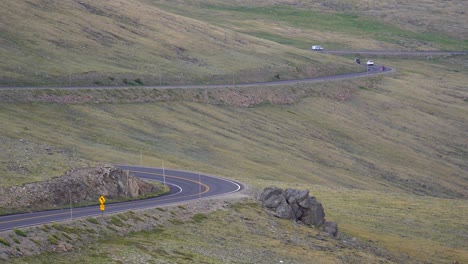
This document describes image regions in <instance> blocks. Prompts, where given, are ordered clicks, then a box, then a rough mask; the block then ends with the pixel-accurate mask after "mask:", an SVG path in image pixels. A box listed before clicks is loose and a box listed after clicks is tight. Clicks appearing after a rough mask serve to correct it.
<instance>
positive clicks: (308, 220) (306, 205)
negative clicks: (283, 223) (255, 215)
mask: <svg viewBox="0 0 468 264" xmlns="http://www.w3.org/2000/svg"><path fill="white" fill-rule="evenodd" d="M259 199H260V200H261V201H262V202H263V204H264V205H265V207H267V208H268V209H270V210H272V211H273V214H274V215H275V216H277V217H279V218H285V219H293V220H295V221H298V222H302V223H304V224H306V225H313V226H318V225H321V224H323V223H325V212H324V211H323V207H322V204H321V203H320V202H318V201H317V200H316V199H315V197H310V196H309V191H307V190H305V191H299V190H294V189H286V190H282V189H280V188H277V187H268V188H266V189H265V190H263V192H262V193H261V194H260V196H259Z"/></svg>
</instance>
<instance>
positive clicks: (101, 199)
mask: <svg viewBox="0 0 468 264" xmlns="http://www.w3.org/2000/svg"><path fill="white" fill-rule="evenodd" d="M99 202H100V203H101V204H104V203H105V202H106V198H104V196H103V195H101V197H99Z"/></svg>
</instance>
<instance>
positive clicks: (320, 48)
mask: <svg viewBox="0 0 468 264" xmlns="http://www.w3.org/2000/svg"><path fill="white" fill-rule="evenodd" d="M312 50H316V51H322V50H323V48H322V46H319V45H314V46H312Z"/></svg>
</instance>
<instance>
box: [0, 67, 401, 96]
mask: <svg viewBox="0 0 468 264" xmlns="http://www.w3.org/2000/svg"><path fill="white" fill-rule="evenodd" d="M394 71H395V70H394V69H393V68H391V67H385V70H383V71H382V70H381V68H380V66H378V65H375V66H370V67H368V68H367V71H366V66H364V65H363V72H357V73H348V74H341V75H332V76H325V77H314V78H305V79H294V80H280V81H272V82H256V83H243V84H205V85H173V86H165V85H162V86H17V87H7V86H0V90H47V89H53V90H86V89H114V90H119V89H130V88H132V89H136V88H143V89H160V90H168V89H197V88H199V89H200V88H201V89H209V88H239V87H240V88H242V87H260V86H279V85H285V84H298V83H315V82H324V81H332V80H342V79H351V78H359V77H367V76H369V75H374V74H386V73H391V72H394Z"/></svg>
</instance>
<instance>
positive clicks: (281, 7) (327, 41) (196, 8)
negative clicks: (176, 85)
mask: <svg viewBox="0 0 468 264" xmlns="http://www.w3.org/2000/svg"><path fill="white" fill-rule="evenodd" d="M147 2H149V3H153V4H154V5H156V6H158V7H161V8H164V9H168V10H174V12H177V13H179V14H187V15H188V16H191V17H193V18H195V19H200V20H204V21H208V22H209V23H213V24H217V25H221V26H223V27H226V28H231V29H233V30H236V31H239V32H244V33H246V34H250V35H253V36H256V37H259V38H264V39H268V40H272V41H275V42H277V43H281V44H285V45H290V46H294V47H298V48H302V49H307V48H310V45H311V43H312V44H314V43H318V44H321V45H322V46H324V47H325V48H328V49H392V50H404V51H409V50H418V49H419V50H433V49H451V50H463V49H465V50H466V49H467V42H468V35H467V31H466V24H467V23H468V20H467V17H466V15H464V12H463V9H464V2H463V1H450V3H444V4H437V3H436V2H435V1H424V0H417V1H411V2H402V1H397V2H395V1H347V0H346V1H341V0H334V1H329V0H327V1H313V2H311V1H301V0H280V1H271V0H262V1H234V2H231V1H230V2H228V1H222V0H198V1H178V2H177V4H175V3H172V2H169V1H164V0H148V1H147Z"/></svg>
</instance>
